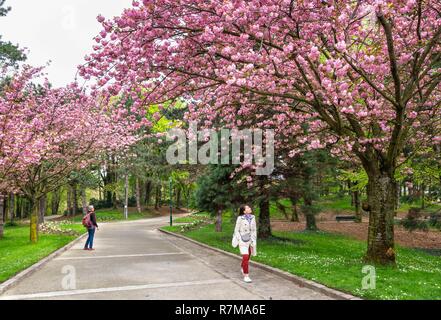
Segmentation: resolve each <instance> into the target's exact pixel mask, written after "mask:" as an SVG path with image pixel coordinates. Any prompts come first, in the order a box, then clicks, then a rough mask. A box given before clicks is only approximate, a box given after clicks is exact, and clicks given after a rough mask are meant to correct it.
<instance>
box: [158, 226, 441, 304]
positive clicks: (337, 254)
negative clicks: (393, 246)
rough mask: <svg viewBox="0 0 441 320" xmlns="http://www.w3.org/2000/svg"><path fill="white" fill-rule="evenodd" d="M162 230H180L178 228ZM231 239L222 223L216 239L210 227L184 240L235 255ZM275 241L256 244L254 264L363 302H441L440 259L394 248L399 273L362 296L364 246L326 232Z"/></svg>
mask: <svg viewBox="0 0 441 320" xmlns="http://www.w3.org/2000/svg"><path fill="white" fill-rule="evenodd" d="M164 229H165V230H169V231H173V232H180V231H181V230H182V229H181V228H180V227H179V226H176V227H164ZM232 233H233V225H232V223H231V222H230V221H229V219H225V221H224V223H223V232H221V233H216V232H215V231H214V226H213V225H212V224H211V225H203V226H200V227H197V228H196V229H193V230H190V231H186V232H184V233H183V234H185V235H186V236H188V237H190V238H192V239H195V240H197V241H200V242H203V243H206V244H208V245H211V246H213V247H216V248H219V249H223V250H225V251H229V252H233V253H238V249H234V248H232V247H231V236H232ZM274 235H275V236H276V238H273V239H270V240H261V241H259V243H258V256H257V257H255V258H254V260H256V261H259V262H262V263H265V264H267V265H270V266H273V267H276V268H279V269H281V270H285V271H288V272H291V273H293V274H296V275H298V276H301V277H304V278H307V279H310V280H314V281H316V282H319V283H322V284H324V285H326V286H328V287H331V288H335V289H338V290H341V291H345V292H348V293H351V294H354V295H356V296H359V297H363V298H366V299H441V257H437V256H431V255H429V254H426V253H423V252H420V251H417V250H413V249H407V248H397V261H398V265H397V267H396V268H391V267H377V268H376V274H377V278H376V289H375V290H363V289H362V285H361V284H362V279H363V277H364V276H365V275H366V274H363V273H362V268H363V266H364V263H363V262H362V256H363V254H364V252H365V249H366V243H365V242H361V241H358V240H354V239H352V238H349V237H345V236H342V235H336V234H331V233H325V232H317V233H309V232H295V233H294V232H275V233H274Z"/></svg>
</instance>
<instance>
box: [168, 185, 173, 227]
mask: <svg viewBox="0 0 441 320" xmlns="http://www.w3.org/2000/svg"><path fill="white" fill-rule="evenodd" d="M172 186H173V179H172V177H170V179H169V188H170V227H171V226H173V193H172Z"/></svg>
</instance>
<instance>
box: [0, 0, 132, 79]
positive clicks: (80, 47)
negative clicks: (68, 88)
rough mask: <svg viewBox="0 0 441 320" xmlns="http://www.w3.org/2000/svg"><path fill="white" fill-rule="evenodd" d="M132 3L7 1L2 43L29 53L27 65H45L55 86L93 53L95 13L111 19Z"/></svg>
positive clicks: (128, 0)
mask: <svg viewBox="0 0 441 320" xmlns="http://www.w3.org/2000/svg"><path fill="white" fill-rule="evenodd" d="M131 3H132V0H39V1H35V0H6V3H5V4H6V6H10V7H12V11H11V12H9V14H8V15H7V16H6V17H1V18H0V35H1V36H2V39H3V40H7V41H11V42H13V43H18V44H19V45H20V47H22V48H23V47H26V48H28V50H29V53H28V61H27V63H29V64H31V65H33V66H42V65H45V64H46V63H47V62H48V61H49V60H51V61H52V63H51V66H50V67H49V68H48V69H47V72H48V73H49V76H48V77H49V80H50V81H51V82H52V83H53V84H54V85H55V86H56V87H58V86H64V85H66V84H67V83H69V82H72V81H73V80H74V77H75V73H76V67H77V66H78V65H79V64H82V63H83V62H84V56H85V55H86V54H88V53H90V52H91V51H92V46H93V44H94V41H93V37H94V36H96V35H97V34H98V33H99V32H100V31H101V25H100V24H99V23H98V22H97V21H96V17H97V16H98V14H102V15H103V16H105V17H106V18H112V17H114V16H118V15H120V14H121V13H122V11H123V9H124V8H128V7H130V6H131Z"/></svg>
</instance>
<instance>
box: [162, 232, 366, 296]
mask: <svg viewBox="0 0 441 320" xmlns="http://www.w3.org/2000/svg"><path fill="white" fill-rule="evenodd" d="M157 230H159V231H160V232H162V233H164V234H167V235H170V236H173V237H176V238H180V239H184V240H187V241H189V242H192V243H194V244H197V245H199V246H201V247H204V248H206V249H210V250H212V251H216V252H218V253H222V254H224V255H227V256H230V257H232V258H235V259H237V260H241V257H240V256H238V255H236V254H234V253H231V252H228V251H224V250H222V249H218V248H215V247H211V246H209V245H207V244H205V243H202V242H199V241H196V240H193V239H191V238H189V237H186V236H184V235H181V234H177V233H174V232H171V231H167V230H164V229H161V228H158V229H157ZM250 264H251V265H253V266H254V267H257V268H259V269H262V270H265V271H268V272H270V273H273V274H275V275H278V276H280V277H282V278H284V279H286V280H289V281H291V282H293V283H295V284H297V285H298V286H300V287H305V288H308V289H312V290H314V291H318V292H320V293H322V294H324V295H326V296H328V297H331V298H334V299H337V300H363V299H361V298H360V297H356V296H353V295H351V294H348V293H345V292H341V291H338V290H335V289H332V288H329V287H327V286H325V285H323V284H320V283H317V282H315V281H312V280H308V279H305V278H302V277H299V276H296V275H294V274H292V273H289V272H286V271H283V270H280V269H277V268H274V267H271V266H268V265H266V264H263V263H260V262H256V261H250Z"/></svg>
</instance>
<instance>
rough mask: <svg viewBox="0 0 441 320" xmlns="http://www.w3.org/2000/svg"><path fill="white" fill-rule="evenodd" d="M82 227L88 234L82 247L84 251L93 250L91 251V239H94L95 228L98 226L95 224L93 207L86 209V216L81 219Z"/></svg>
mask: <svg viewBox="0 0 441 320" xmlns="http://www.w3.org/2000/svg"><path fill="white" fill-rule="evenodd" d="M83 225H84V226H85V227H86V228H87V232H88V233H89V236H88V237H87V241H86V244H85V245H84V250H90V251H92V250H95V249H93V238H94V237H95V228H96V229H98V224H97V223H96V215H95V208H94V207H93V206H89V207H88V208H87V214H86V215H85V217H84V218H83Z"/></svg>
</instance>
